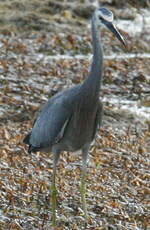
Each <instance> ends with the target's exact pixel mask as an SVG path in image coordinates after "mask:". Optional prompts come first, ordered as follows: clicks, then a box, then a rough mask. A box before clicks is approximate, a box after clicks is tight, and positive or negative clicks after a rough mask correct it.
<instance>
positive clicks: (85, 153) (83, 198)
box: [80, 146, 89, 221]
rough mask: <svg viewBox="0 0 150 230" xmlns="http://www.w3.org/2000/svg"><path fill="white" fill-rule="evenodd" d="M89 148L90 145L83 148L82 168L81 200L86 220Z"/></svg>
mask: <svg viewBox="0 0 150 230" xmlns="http://www.w3.org/2000/svg"><path fill="white" fill-rule="evenodd" d="M88 149H89V146H86V147H84V149H82V170H81V187H80V192H81V202H82V208H83V211H84V216H85V220H86V221H87V206H86V183H85V179H86V164H87V156H88Z"/></svg>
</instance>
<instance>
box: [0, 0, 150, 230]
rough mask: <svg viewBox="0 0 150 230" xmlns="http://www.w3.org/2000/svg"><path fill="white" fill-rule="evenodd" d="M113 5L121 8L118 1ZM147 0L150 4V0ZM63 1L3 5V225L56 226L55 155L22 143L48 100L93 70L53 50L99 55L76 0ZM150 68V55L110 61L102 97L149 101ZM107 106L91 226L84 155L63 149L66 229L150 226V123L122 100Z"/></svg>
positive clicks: (61, 216) (91, 174)
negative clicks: (120, 105) (83, 197)
mask: <svg viewBox="0 0 150 230" xmlns="http://www.w3.org/2000/svg"><path fill="white" fill-rule="evenodd" d="M68 2H69V1H67V4H68ZM81 2H82V1H81ZM109 2H110V1H109ZM111 2H112V4H111V7H112V9H113V4H114V3H115V4H117V1H111ZM129 2H130V1H129ZM140 2H141V3H142V4H143V3H145V4H144V6H147V5H146V4H147V1H140ZM57 3H58V5H57V7H54V5H55V4H56V1H45V3H44V4H43V2H42V1H38V0H36V1H27V0H24V1H6V2H4V1H0V11H1V16H0V24H1V34H0V51H1V52H0V103H1V107H0V121H1V123H0V147H1V150H0V158H1V161H0V178H1V179H0V229H2V230H7V229H10V230H29V229H31V230H35V229H38V230H48V229H51V227H50V226H51V210H50V208H51V207H50V202H49V200H50V184H51V176H52V155H49V154H44V153H37V154H32V155H29V154H28V153H27V151H26V147H25V146H24V145H23V144H22V139H23V137H24V136H25V134H26V133H27V132H28V131H29V130H30V129H31V127H32V122H33V118H34V116H35V114H36V112H37V111H38V109H39V106H40V105H41V104H43V103H44V102H45V101H47V98H48V97H50V96H52V95H53V94H54V93H55V91H59V90H61V89H63V88H66V87H69V86H71V85H73V84H76V83H80V82H82V81H83V79H84V77H86V76H87V74H88V67H89V65H90V62H89V61H88V60H78V59H72V60H67V59H64V60H50V59H46V58H45V57H44V55H47V54H48V55H56V54H68V53H69V54H70V55H75V54H83V53H84V54H88V53H90V52H91V38H90V34H89V31H88V29H87V27H86V21H85V20H84V19H83V18H82V19H81V18H78V15H77V13H76V11H75V8H72V5H71V6H70V5H69V4H68V5H66V6H65V8H62V7H64V4H62V5H61V3H62V2H61V1H57ZM72 3H73V1H72ZM78 3H79V2H78ZM50 4H53V7H54V8H52V6H51V7H49V5H50ZM79 4H80V3H79ZM82 4H83V3H82ZM58 6H60V8H59V7H58ZM140 6H141V5H140ZM142 6H143V5H142ZM138 7H139V6H138ZM35 9H36V10H35ZM52 9H53V10H52ZM58 9H59V11H58ZM72 9H73V10H72ZM88 9H89V8H88ZM90 10H91V8H90ZM114 10H116V9H114ZM55 11H56V12H55ZM18 12H19V13H18ZM22 12H24V17H22ZM52 12H53V15H52ZM54 12H55V13H54ZM89 12H90V11H88V12H87V15H88V14H89ZM116 12H120V11H119V9H118V11H117V10H116ZM2 13H3V14H2ZM84 13H85V11H84ZM120 14H121V13H120ZM29 15H32V17H29ZM33 15H34V16H33ZM87 15H86V17H87ZM118 15H119V13H118ZM84 16H85V14H84ZM15 18H16V19H15ZM19 18H20V19H19ZM68 18H69V19H68ZM29 19H30V20H29ZM15 20H16V21H15ZM23 20H24V21H23ZM49 20H50V22H49ZM70 20H71V22H70ZM29 22H30V23H29ZM54 25H56V27H55V28H54ZM72 26H73V28H74V30H73V31H72ZM52 27H53V28H52ZM64 29H65V34H64V33H63V32H64ZM103 34H104V35H105V37H106V36H107V39H106V40H105V41H104V44H105V49H106V52H105V53H107V54H109V55H110V54H111V53H112V52H117V53H118V52H121V47H120V46H119V45H118V42H117V41H116V40H115V39H114V38H113V37H112V36H111V35H110V34H109V33H107V32H106V31H104V32H103ZM126 36H127V37H128V36H129V35H127V34H126ZM140 39H141V40H142V43H140V42H139V38H137V39H136V38H131V39H129V50H130V51H132V52H133V51H137V52H139V51H140V52H141V51H144V52H145V47H146V52H149V47H148V48H147V39H148V38H147V37H146V33H143V34H142V35H141V38H140ZM110 41H111V42H110ZM133 44H134V45H133ZM143 44H144V45H143ZM106 45H107V46H106ZM122 52H123V51H122ZM149 73H150V60H149V59H145V60H143V59H139V58H137V59H129V60H105V69H104V79H103V89H102V92H101V97H102V98H105V97H108V96H110V97H111V95H119V96H120V98H121V97H123V98H130V99H131V98H132V99H133V100H138V101H139V103H141V105H142V104H144V105H145V106H147V107H149V106H150V101H149V100H150V99H149V93H150V91H149V84H150V78H149ZM104 106H105V113H104V119H103V125H102V127H101V129H100V130H99V131H98V134H97V137H96V140H95V143H94V144H93V145H92V146H91V151H90V159H89V164H88V174H87V203H88V212H89V220H88V224H87V226H85V225H84V219H83V213H82V210H81V203H80V193H79V183H80V162H81V158H80V155H76V154H72V153H63V154H62V155H61V160H60V164H59V166H58V171H57V187H58V191H59V193H58V226H57V228H56V229H57V230H65V229H66V230H70V229H72V230H80V229H84V230H85V229H90V230H149V229H150V213H149V210H150V199H149V197H150V174H149V168H150V119H147V121H146V122H144V120H142V118H141V119H140V118H138V117H136V116H134V115H133V114H129V113H127V111H121V110H116V108H115V105H114V106H113V107H112V106H111V105H110V104H109V103H105V104H104Z"/></svg>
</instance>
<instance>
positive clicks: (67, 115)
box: [23, 7, 126, 226]
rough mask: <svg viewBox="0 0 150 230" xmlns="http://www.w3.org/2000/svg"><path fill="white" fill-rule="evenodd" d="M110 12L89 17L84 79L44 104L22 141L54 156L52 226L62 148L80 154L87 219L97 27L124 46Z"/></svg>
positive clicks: (99, 109) (97, 107)
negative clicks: (89, 41) (89, 38)
mask: <svg viewBox="0 0 150 230" xmlns="http://www.w3.org/2000/svg"><path fill="white" fill-rule="evenodd" d="M113 21H114V15H113V13H112V12H111V11H110V10H109V9H107V8H104V7H101V8H98V9H95V11H94V12H93V14H92V17H91V30H92V47H93V57H92V62H91V68H90V70H89V74H88V76H87V78H86V79H85V80H84V81H83V82H82V83H80V84H77V85H75V86H73V87H71V88H67V89H65V90H63V91H61V92H58V93H56V94H55V95H53V96H52V97H51V98H50V99H49V100H48V101H47V103H46V104H45V105H44V107H43V108H42V110H41V111H40V114H39V115H38V117H37V119H36V120H35V122H34V124H33V128H32V130H31V131H30V132H29V133H28V134H27V135H26V137H25V138H24V140H23V142H24V143H25V144H27V145H28V152H29V153H31V152H37V151H43V152H47V153H52V155H53V176H52V182H51V189H50V192H51V212H52V225H53V226H56V208H57V202H56V201H57V199H56V198H57V189H56V185H55V178H56V168H57V164H58V161H59V158H60V154H61V152H62V151H67V152H75V151H78V150H80V151H81V154H82V168H81V185H80V192H81V202H82V209H83V212H84V216H85V221H87V217H88V215H87V205H86V196H85V192H86V183H85V177H86V171H87V160H88V155H89V154H88V153H89V149H90V145H91V143H92V141H93V140H94V137H95V134H96V131H97V129H98V127H100V125H101V121H102V116H103V104H102V102H101V101H100V99H99V93H100V89H101V83H102V76H103V48H102V41H101V36H100V33H99V32H100V30H101V28H102V27H103V26H105V27H107V28H108V29H109V30H110V31H111V32H112V33H113V34H114V35H115V36H116V37H117V39H118V40H119V41H120V42H121V43H122V44H123V45H124V46H126V41H125V39H124V38H123V36H122V35H121V34H120V32H119V31H118V30H117V28H116V26H115V25H114V23H113Z"/></svg>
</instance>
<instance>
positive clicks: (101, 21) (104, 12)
mask: <svg viewBox="0 0 150 230" xmlns="http://www.w3.org/2000/svg"><path fill="white" fill-rule="evenodd" d="M95 19H96V23H97V25H98V26H103V25H104V26H106V27H107V28H108V29H109V30H110V31H111V32H112V33H113V34H114V35H115V36H116V37H117V38H118V40H119V41H120V42H121V43H122V44H123V45H124V46H126V42H125V40H124V38H123V37H122V35H121V34H120V32H119V31H118V30H117V28H116V27H115V25H114V24H113V20H114V15H113V13H112V12H111V11H110V10H108V9H106V8H104V7H102V8H99V9H97V10H96V11H95Z"/></svg>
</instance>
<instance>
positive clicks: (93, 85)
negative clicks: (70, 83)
mask: <svg viewBox="0 0 150 230" xmlns="http://www.w3.org/2000/svg"><path fill="white" fill-rule="evenodd" d="M97 31H98V30H97V24H96V19H95V15H93V17H92V44H93V60H92V65H91V70H90V73H89V76H88V78H87V79H86V80H85V81H84V83H83V88H85V90H86V93H87V92H89V93H90V94H91V96H92V97H99V90H100V86H101V80H102V68H103V51H102V47H101V41H100V35H99V33H98V32H97Z"/></svg>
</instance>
